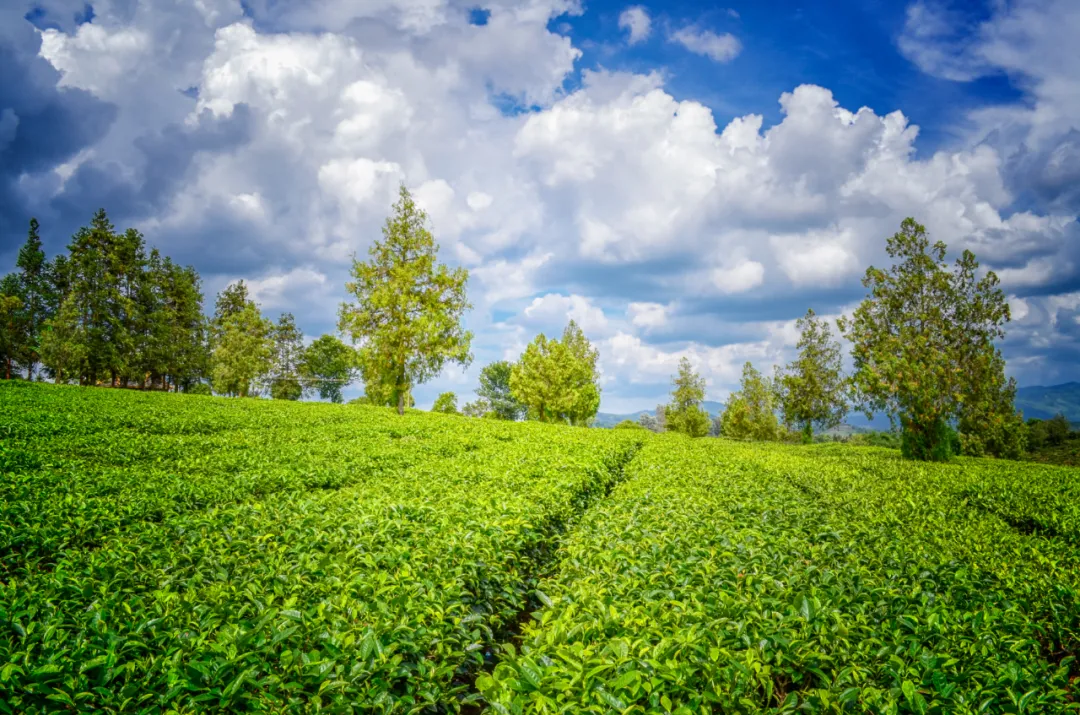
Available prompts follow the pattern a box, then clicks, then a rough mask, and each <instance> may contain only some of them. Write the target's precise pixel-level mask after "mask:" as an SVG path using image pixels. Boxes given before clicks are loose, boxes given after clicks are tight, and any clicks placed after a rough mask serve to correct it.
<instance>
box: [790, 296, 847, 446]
mask: <svg viewBox="0 0 1080 715" xmlns="http://www.w3.org/2000/svg"><path fill="white" fill-rule="evenodd" d="M795 326H796V327H797V328H798V329H799V342H798V344H797V346H796V347H797V349H798V351H799V354H798V357H797V358H795V361H794V362H792V363H791V364H789V365H788V366H787V367H786V368H785V369H782V370H777V375H776V379H775V382H774V384H775V386H776V390H777V396H778V399H779V402H780V412H781V414H782V415H783V420H784V425H785V426H787V427H788V428H789V429H790V428H792V427H798V428H799V429H800V430H801V431H802V434H803V441H804V442H807V443H809V442H811V441H813V437H814V427H815V426H816V427H818V428H819V429H829V428H831V427H836V426H837V425H839V424H840V423H841V422H842V421H843V419H844V415H846V414H847V411H848V402H847V381H846V380H845V378H844V374H843V357H842V355H841V352H840V342H839V341H837V340H834V339H833V337H832V332H831V331H830V329H829V324H828V323H827V322H826V321H824V320H822V319H820V318H818V317H817V316H816V315H815V314H814V311H813V310H812V309H811V310H807V311H806V315H804V316H803V317H802V318H799V320H798V321H797V322H796V323H795Z"/></svg>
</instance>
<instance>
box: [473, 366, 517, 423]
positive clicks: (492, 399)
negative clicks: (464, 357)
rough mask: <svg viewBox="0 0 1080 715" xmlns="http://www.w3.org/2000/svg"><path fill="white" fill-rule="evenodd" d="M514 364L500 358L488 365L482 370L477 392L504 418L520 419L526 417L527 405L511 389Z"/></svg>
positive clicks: (497, 414)
mask: <svg viewBox="0 0 1080 715" xmlns="http://www.w3.org/2000/svg"><path fill="white" fill-rule="evenodd" d="M513 367H514V366H513V365H512V364H511V363H510V362H509V361H507V360H499V361H497V362H493V363H491V364H490V365H486V366H485V367H484V369H483V370H481V371H480V388H479V389H478V390H477V391H476V394H477V395H478V396H479V397H480V398H482V399H484V400H486V401H487V404H488V405H489V409H490V410H491V411H493V412H494V413H495V414H496V416H497V417H498V418H499V419H502V420H520V419H524V418H525V413H526V409H525V406H524V405H522V404H521V403H520V402H518V401H517V400H516V399H515V398H514V395H513V392H511V390H510V374H511V373H512V372H513Z"/></svg>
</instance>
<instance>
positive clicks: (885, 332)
mask: <svg viewBox="0 0 1080 715" xmlns="http://www.w3.org/2000/svg"><path fill="white" fill-rule="evenodd" d="M886 247H887V250H888V254H889V256H890V258H892V259H894V264H893V265H892V266H891V267H890V268H888V269H880V268H875V267H873V266H871V267H870V268H868V269H867V271H866V276H865V277H864V278H863V285H864V286H865V287H867V288H868V289H869V290H870V293H869V295H867V297H866V298H865V299H864V300H863V302H862V303H861V304H860V305H859V307H858V308H857V309H856V310H855V313H854V315H853V316H852V317H851V318H844V319H842V320H841V321H840V330H841V332H842V333H843V334H844V336H845V337H847V338H848V339H849V340H850V341H851V342H852V345H853V348H852V357H853V358H854V363H855V372H854V375H853V383H854V386H855V389H856V393H857V396H858V401H859V404H860V409H861V410H862V411H863V412H864V413H866V414H867V415H868V416H869V415H872V414H874V413H875V412H884V413H886V414H887V415H888V416H889V419H890V420H892V421H894V423H895V421H896V420H897V419H898V420H899V422H900V426H901V428H902V441H901V451H902V452H903V454H904V456H905V457H908V458H912V459H920V460H935V461H942V460H946V459H948V458H949V457H950V456H951V454H952V453H953V450H954V449H955V446H954V444H953V441H954V434H955V433H954V432H953V431H952V427H951V425H952V424H953V423H954V422H955V421H957V420H959V421H961V422H963V424H962V425H961V427H962V428H967V429H969V430H970V429H975V430H976V431H975V432H974V433H971V434H969V436H968V440H967V441H968V444H969V448H972V449H975V447H973V446H971V445H974V444H975V440H977V441H979V442H982V443H983V444H984V445H985V444H986V441H985V440H986V437H987V436H988V435H983V434H979V433H978V430H979V429H982V427H979V425H985V423H986V419H985V418H986V415H997V416H999V417H1001V419H1002V420H1003V421H1009V422H1013V421H1015V420H1016V418H1015V412H1014V409H1013V407H1012V405H1011V404H1010V403H1011V395H1009V394H1008V392H1007V390H1006V391H1005V392H1003V391H1002V388H1003V387H1004V386H1006V385H1007V382H1006V381H1005V379H1004V361H1003V360H1001V359H1000V353H999V352H998V350H997V348H996V347H995V345H994V340H995V339H997V338H1001V337H1003V336H1004V329H1003V327H1002V326H1003V325H1004V324H1005V323H1006V322H1007V321H1008V320H1009V305H1008V302H1007V301H1006V300H1005V294H1004V292H1003V291H1002V290H1001V289H1000V288H999V287H998V283H999V281H998V278H997V276H996V275H995V274H994V273H993V271H987V272H986V274H985V275H983V276H982V277H981V278H980V277H978V268H979V264H978V262H977V261H976V260H975V255H974V254H973V253H971V252H970V251H964V252H963V254H962V255H961V257H960V258H959V259H957V261H956V263H955V265H954V267H953V269H952V270H951V271H950V270H949V267H948V265H947V264H946V262H945V254H946V246H945V244H944V243H942V242H941V241H938V242H935V243H934V244H933V245H931V243H930V239H929V237H928V236H927V234H926V229H925V228H924V227H923V226H921V225H919V224H918V223H916V222H915V220H914V219H911V218H908V219H905V220H904V222H903V223H902V224H901V226H900V231H899V232H898V233H896V234H895V235H893V236H892V237H891V238H889V239H888V241H887V244H886ZM988 385H989V386H988ZM1017 429H1020V428H1019V427H1017ZM973 438H974V439H973Z"/></svg>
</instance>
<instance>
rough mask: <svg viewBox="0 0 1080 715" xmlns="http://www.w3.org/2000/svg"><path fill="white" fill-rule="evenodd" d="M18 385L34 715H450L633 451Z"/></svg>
mask: <svg viewBox="0 0 1080 715" xmlns="http://www.w3.org/2000/svg"><path fill="white" fill-rule="evenodd" d="M244 310H246V309H244ZM241 312H243V311H241ZM10 384H11V383H7V384H4V385H3V386H2V387H0V438H2V439H3V445H2V448H0V473H2V474H3V477H4V479H3V484H4V485H5V487H4V492H3V494H4V500H3V502H2V503H0V514H2V523H3V524H4V528H3V530H0V614H2V619H3V620H2V625H3V627H2V628H0V663H2V664H3V665H2V666H0V671H2V675H0V712H13V713H21V714H25V715H35V714H39V713H45V712H55V711H56V710H57V709H58V708H63V704H64V703H77V705H76V706H71V709H74V710H83V711H95V712H133V711H140V712H176V713H196V712H206V711H207V710H212V711H219V712H277V713H305V712H316V711H321V712H335V713H344V712H386V713H391V712H394V713H405V712H423V711H432V712H434V711H439V710H446V711H455V712H456V711H458V710H459V709H460V708H462V706H463V705H467V704H469V703H475V702H476V694H475V692H474V691H473V689H472V687H471V679H472V678H471V676H472V675H473V674H475V673H477V672H479V671H480V670H481V669H482V668H483V667H484V664H485V660H486V659H488V658H490V657H491V654H492V653H493V652H494V650H495V649H496V647H497V646H498V644H499V643H500V642H501V641H502V640H503V639H504V638H506V637H507V633H508V632H509V629H510V628H511V627H512V626H513V624H514V623H515V622H516V620H517V619H518V618H519V616H520V614H521V613H523V612H524V611H525V610H526V609H528V608H529V607H530V603H531V597H532V594H533V593H534V592H535V589H536V586H537V582H538V579H539V577H540V574H541V573H545V572H547V571H548V570H550V568H552V567H554V565H555V564H556V555H557V553H558V546H559V544H560V543H561V540H562V538H563V535H564V534H565V533H566V532H567V530H568V529H569V528H570V527H572V525H573V524H574V523H575V522H576V520H577V519H578V518H579V517H580V515H581V514H582V513H583V512H584V511H585V510H586V509H588V508H589V507H590V506H591V505H592V504H594V503H596V502H597V501H598V500H600V499H601V498H602V497H603V496H604V495H605V494H606V493H607V492H608V491H609V490H610V489H611V488H612V487H613V486H614V484H615V483H616V482H617V481H618V480H619V479H620V478H621V475H622V465H624V464H625V463H626V462H627V461H628V460H629V459H630V457H631V456H632V454H633V453H634V450H635V449H636V448H637V445H638V443H639V440H640V436H639V435H632V434H627V433H621V434H613V433H612V432H610V431H608V430H568V429H562V428H558V427H552V426H549V425H540V424H509V423H506V422H503V421H497V420H458V419H450V418H447V417H445V416H442V415H433V414H430V413H424V412H410V413H408V414H406V415H405V416H404V417H398V416H397V415H396V414H394V413H393V412H391V411H390V410H386V409H382V408H372V407H365V406H354V407H349V408H344V407H340V406H336V405H327V404H311V403H295V402H288V401H271V400H247V401H236V400H226V399H221V398H202V397H199V398H189V397H187V396H185V395H165V394H154V393H133V392H128V391H118V390H117V391H114V390H77V389H72V388H62V387H54V386H49V385H34V384H29V383H27V384H26V385H25V387H23V386H20V387H18V388H15V387H12V386H9V385H10ZM76 634H77V635H76ZM122 644H129V645H128V646H127V647H122Z"/></svg>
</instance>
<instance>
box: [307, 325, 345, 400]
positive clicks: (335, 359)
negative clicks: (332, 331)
mask: <svg viewBox="0 0 1080 715" xmlns="http://www.w3.org/2000/svg"><path fill="white" fill-rule="evenodd" d="M299 372H300V375H301V376H302V378H303V380H304V384H305V386H306V387H307V388H308V389H311V390H315V391H316V392H317V393H318V395H319V397H320V398H321V399H324V400H329V401H330V402H337V403H340V402H341V401H342V400H343V399H344V398H343V396H342V394H341V391H342V390H343V389H345V387H346V386H347V385H349V384H350V383H352V382H353V381H354V380H356V378H357V373H358V372H359V358H358V356H357V354H356V350H354V349H353V348H352V347H350V346H348V345H346V344H345V343H343V342H341V340H339V339H338V338H337V337H335V336H333V335H329V334H328V335H320V336H319V337H318V338H316V339H315V340H313V341H312V343H311V345H308V346H307V348H305V349H304V352H303V355H302V356H301V358H300V365H299Z"/></svg>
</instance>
